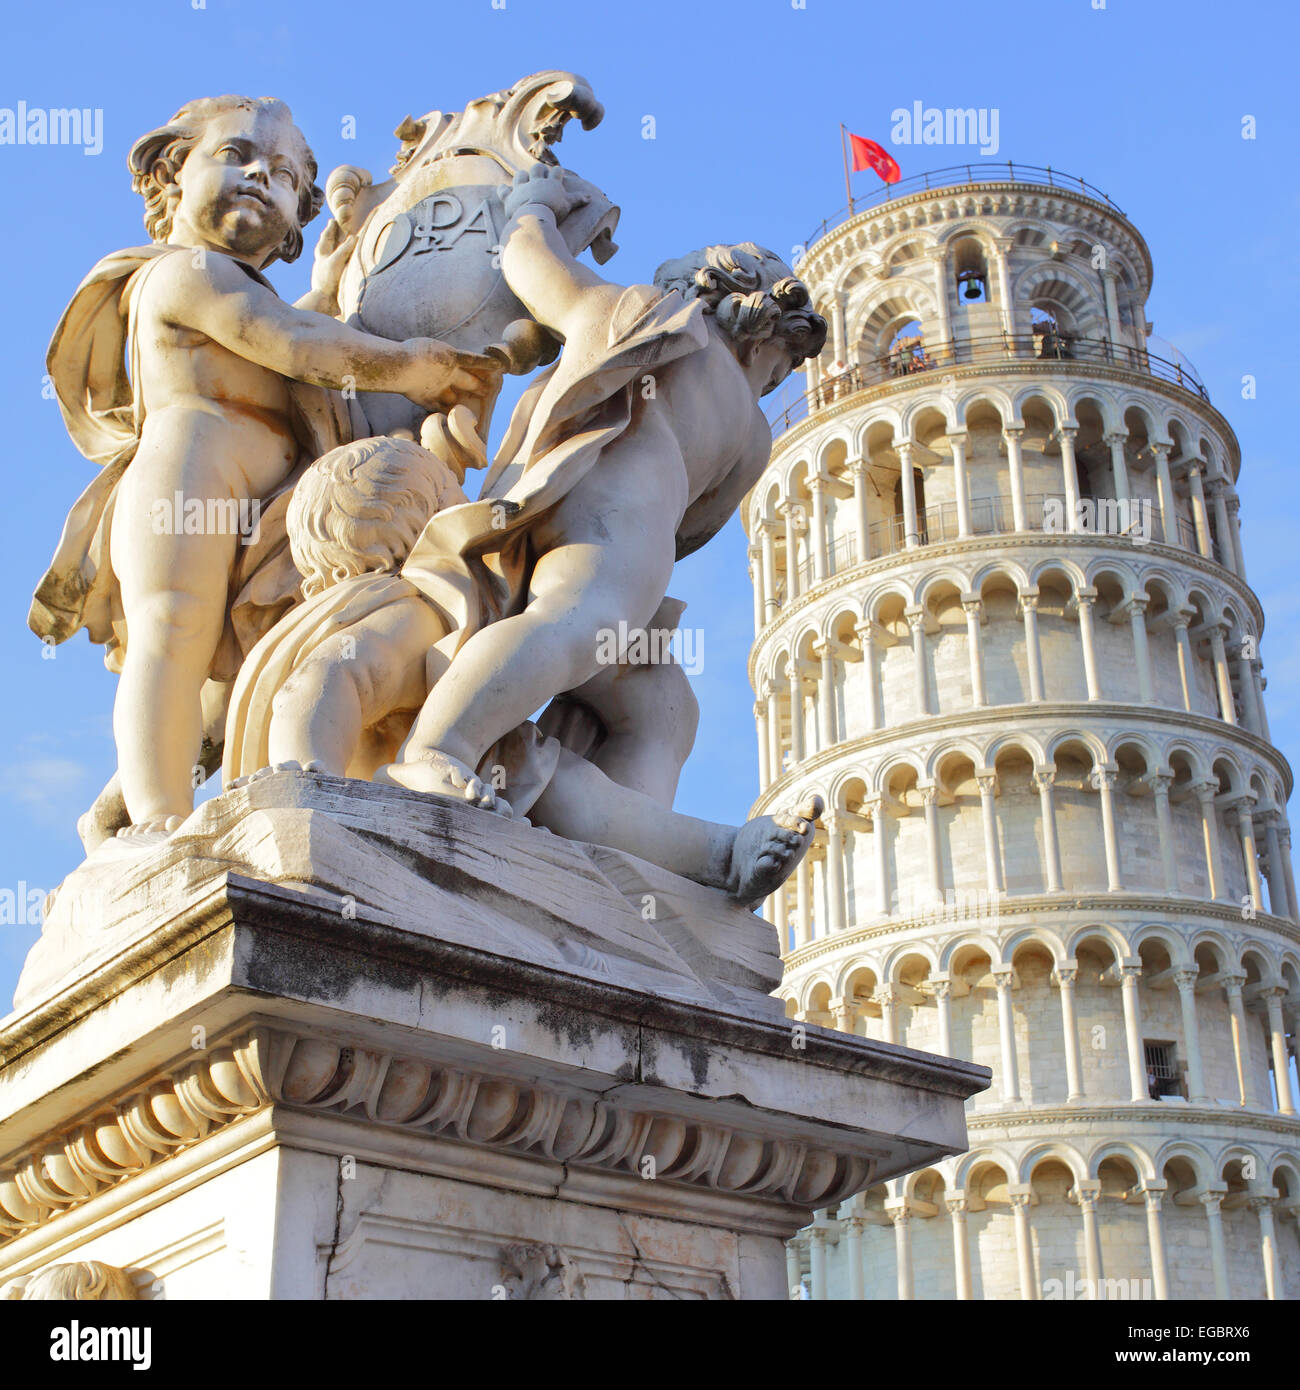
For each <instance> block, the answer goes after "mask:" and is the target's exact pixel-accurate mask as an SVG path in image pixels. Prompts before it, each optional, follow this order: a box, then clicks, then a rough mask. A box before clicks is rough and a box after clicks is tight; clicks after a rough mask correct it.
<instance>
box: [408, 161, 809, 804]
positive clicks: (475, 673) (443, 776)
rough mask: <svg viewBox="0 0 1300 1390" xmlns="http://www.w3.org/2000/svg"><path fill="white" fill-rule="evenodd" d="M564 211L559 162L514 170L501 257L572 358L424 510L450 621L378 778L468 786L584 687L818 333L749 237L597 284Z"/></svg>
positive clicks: (420, 570) (788, 275) (718, 501)
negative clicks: (575, 251) (424, 696)
mask: <svg viewBox="0 0 1300 1390" xmlns="http://www.w3.org/2000/svg"><path fill="white" fill-rule="evenodd" d="M574 203H575V195H574V194H573V193H572V192H571V191H570V190H569V189H567V188H566V186H565V177H564V172H563V170H561V169H558V168H551V169H547V168H544V167H543V168H539V169H536V170H532V171H528V172H525V173H522V174H520V175H518V176H517V177H516V179H515V184H514V187H513V188H512V189H511V190H510V193H509V195H508V197H507V199H506V204H505V206H506V213H507V215H508V216H509V217H510V222H509V224H508V226H507V228H506V231H505V233H504V235H503V238H502V240H503V245H504V252H503V257H502V268H503V270H504V273H505V277H506V280H507V282H508V283H509V285H510V288H511V289H512V290H513V291H514V292H515V294H516V295H517V296H518V297H519V299H520V300H522V301H523V303H524V305H525V306H526V307H527V308H528V311H529V312H530V313H531V314H532V315H533V317H534V318H536V320H537V321H538V322H539V323H540V324H542V325H543V326H544V327H546V328H548V329H550V330H551V332H552V333H554V334H555V336H556V337H558V338H559V339H561V341H562V342H563V343H564V351H563V355H562V356H561V358H560V361H559V363H558V364H557V366H556V367H554V368H553V369H551V371H550V372H549V373H547V374H546V376H544V377H543V378H542V379H541V380H539V381H538V382H537V383H536V384H535V385H534V386H533V387H532V388H531V389H530V390H529V391H528V392H527V393H526V394H525V395H524V397H523V399H522V400H521V401H520V403H519V405H518V407H517V408H516V410H515V414H514V417H513V419H512V421H511V425H510V429H509V432H508V433H507V436H506V439H505V441H504V442H503V444H502V446H501V451H500V454H499V455H498V458H497V461H496V464H495V465H494V468H493V470H492V472H491V474H489V477H488V479H487V482H486V483H485V485H484V491H483V498H481V499H480V501H479V502H477V503H471V504H469V505H467V506H461V507H452V508H450V509H448V510H447V511H444V512H440V513H439V514H438V515H437V516H435V517H434V518H433V519H432V520H431V521H430V522H429V525H428V526H427V527H426V528H425V532H424V535H423V536H422V537H421V539H420V540H419V541H418V542H417V544H416V546H415V548H414V550H413V551H412V554H411V557H410V559H409V560H408V562H407V565H406V568H405V571H404V572H405V573H406V575H407V576H408V577H409V578H411V579H413V580H414V582H416V583H418V584H420V585H421V587H422V589H423V590H424V592H425V593H426V594H427V595H428V596H429V597H430V598H431V599H432V600H433V601H434V602H436V603H438V604H439V605H440V606H441V607H443V609H444V610H445V611H447V612H449V613H453V614H454V615H455V616H456V618H457V631H456V633H455V636H454V639H453V640H454V644H455V645H456V646H457V647H458V650H456V652H455V655H454V659H453V660H452V662H451V665H450V667H449V668H448V670H447V672H446V673H445V674H444V675H443V676H442V677H441V678H440V679H439V681H438V683H437V685H436V686H435V687H434V688H433V690H432V692H431V693H430V695H429V698H428V700H427V701H426V702H425V705H424V708H423V709H422V710H421V712H420V715H419V718H418V719H417V720H416V723H415V726H414V728H413V729H412V732H411V736H410V739H409V740H408V742H407V744H406V746H405V748H404V749H403V751H402V755H401V758H400V760H399V761H398V762H396V763H394V764H393V765H392V766H391V767H389V768H388V769H386V771H385V773H384V774H383V775H385V776H387V777H391V778H392V779H393V780H394V781H396V782H399V783H401V784H402V785H403V786H407V787H410V788H412V789H414V790H417V791H424V792H431V793H436V794H440V795H452V796H460V795H463V789H464V788H465V786H466V785H467V784H468V785H470V786H471V787H472V786H474V781H473V779H474V776H475V768H476V767H477V766H478V765H479V763H480V761H481V759H482V757H483V754H484V752H485V751H486V750H487V749H488V748H489V747H490V746H491V745H492V744H493V743H494V742H495V741H496V740H497V739H499V738H500V737H501V736H502V735H503V734H505V733H506V732H507V731H508V730H510V729H512V728H514V727H515V726H516V725H518V724H519V723H520V722H521V721H523V720H525V719H527V718H528V716H529V715H530V714H531V713H532V712H533V711H534V710H536V709H538V708H540V707H541V706H543V705H545V704H546V702H547V701H548V700H551V699H553V698H554V697H555V696H557V695H560V694H562V693H565V692H570V691H575V690H576V691H578V693H579V695H580V694H581V687H582V686H583V685H584V683H586V682H587V681H589V680H591V679H592V678H593V677H595V676H596V675H597V672H598V670H599V669H600V661H599V652H600V637H601V634H602V633H617V632H619V631H620V624H621V623H622V624H626V628H627V629H628V630H635V629H640V628H643V627H645V626H646V625H647V624H648V623H649V622H650V621H651V618H652V615H653V614H654V613H655V611H656V609H657V608H658V607H659V605H660V603H661V602H662V601H663V598H664V594H665V592H666V589H667V585H668V579H669V576H670V574H671V573H672V568H673V562H674V559H676V558H679V557H681V556H683V555H688V554H690V553H691V552H692V551H693V550H696V549H697V548H698V547H699V546H701V545H703V544H704V542H705V541H707V540H708V539H709V537H710V536H712V535H713V534H714V533H715V532H716V531H717V530H718V529H719V528H720V527H721V526H722V525H723V524H724V523H725V522H726V520H727V519H728V517H730V516H731V514H732V513H733V512H734V511H735V509H736V507H737V506H738V505H739V503H740V501H741V499H742V498H743V497H744V495H745V493H746V492H747V491H748V490H749V489H750V488H751V487H752V486H753V485H754V484H755V483H756V482H757V481H758V478H759V476H760V474H761V473H762V471H763V469H764V467H765V466H766V465H767V461H768V456H769V453H770V450H771V431H770V428H769V425H768V422H767V420H766V419H765V418H764V416H763V413H762V411H761V410H760V409H759V407H758V400H759V397H760V396H762V395H764V394H765V393H766V392H767V391H770V390H771V389H772V388H773V387H775V386H776V385H777V384H779V383H780V382H781V381H783V380H784V379H785V377H786V376H787V375H788V374H789V373H790V371H791V370H792V369H793V368H794V367H795V366H797V365H798V364H799V363H800V362H801V361H803V360H804V359H805V358H806V357H810V356H814V355H816V353H818V352H819V351H820V350H821V347H822V344H823V342H824V341H825V337H826V323H825V320H823V319H822V318H821V317H820V316H819V315H817V314H815V313H813V312H812V311H811V310H810V309H809V307H808V291H807V289H806V288H805V287H804V285H803V284H802V282H801V281H799V280H797V279H796V278H795V277H794V275H793V274H792V272H791V271H790V269H789V267H788V266H786V265H785V264H784V263H783V262H782V261H781V260H780V258H779V257H777V256H775V255H773V254H772V252H770V251H764V250H763V249H762V248H761V247H758V246H755V245H753V244H752V243H744V244H742V245H740V246H711V247H708V248H706V249H704V250H702V251H697V252H695V253H693V254H691V255H688V256H684V257H682V258H680V259H679V260H673V261H668V262H665V263H664V264H663V265H662V266H660V267H659V269H658V271H657V272H656V273H655V283H654V286H653V287H652V286H649V285H634V286H631V287H630V288H625V287H623V286H621V285H616V284H611V283H609V282H608V281H606V280H603V279H601V277H600V276H599V275H597V274H596V273H595V271H593V270H591V269H589V268H588V267H587V266H584V265H582V264H581V263H580V262H578V261H577V260H576V259H575V258H574V256H573V255H572V253H571V252H570V251H569V249H568V247H567V246H566V245H565V243H564V240H563V238H562V237H561V236H560V235H559V233H558V231H557V220H558V219H561V218H563V217H564V216H565V215H566V214H567V213H568V212H569V210H570V209H571V207H572V206H573V205H574ZM466 639H467V640H466Z"/></svg>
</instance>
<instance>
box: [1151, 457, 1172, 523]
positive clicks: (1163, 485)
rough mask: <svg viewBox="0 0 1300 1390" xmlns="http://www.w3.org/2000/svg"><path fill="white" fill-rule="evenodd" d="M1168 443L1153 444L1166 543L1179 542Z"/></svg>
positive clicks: (1157, 494)
mask: <svg viewBox="0 0 1300 1390" xmlns="http://www.w3.org/2000/svg"><path fill="white" fill-rule="evenodd" d="M1169 448H1170V446H1169V445H1168V444H1152V445H1151V452H1152V454H1154V455H1155V460H1156V499H1157V501H1158V503H1159V506H1160V537H1161V539H1162V540H1163V541H1164V543H1165V544H1166V545H1177V544H1178V513H1177V511H1176V510H1175V507H1174V480H1173V478H1172V477H1170V474H1169Z"/></svg>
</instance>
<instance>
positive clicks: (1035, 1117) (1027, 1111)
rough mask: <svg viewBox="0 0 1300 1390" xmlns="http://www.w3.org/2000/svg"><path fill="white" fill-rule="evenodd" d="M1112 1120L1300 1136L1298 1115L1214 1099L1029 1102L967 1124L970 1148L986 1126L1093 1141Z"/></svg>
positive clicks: (1127, 1125) (1120, 1124)
mask: <svg viewBox="0 0 1300 1390" xmlns="http://www.w3.org/2000/svg"><path fill="white" fill-rule="evenodd" d="M1098 1125H1103V1126H1114V1127H1115V1131H1116V1134H1120V1135H1126V1136H1128V1135H1130V1134H1131V1131H1132V1127H1133V1126H1137V1127H1138V1130H1139V1132H1143V1131H1144V1130H1145V1128H1146V1127H1147V1126H1150V1129H1151V1131H1152V1132H1153V1137H1157V1136H1158V1137H1159V1139H1160V1142H1161V1143H1164V1142H1165V1140H1167V1139H1168V1137H1169V1132H1170V1131H1171V1130H1173V1131H1175V1132H1177V1131H1179V1130H1181V1129H1183V1128H1185V1127H1187V1126H1195V1127H1207V1126H1214V1125H1222V1126H1225V1127H1227V1128H1229V1129H1231V1130H1232V1131H1233V1133H1234V1134H1236V1133H1239V1132H1240V1131H1241V1130H1243V1129H1256V1130H1264V1131H1266V1132H1268V1133H1270V1134H1277V1135H1279V1136H1281V1137H1280V1139H1279V1142H1280V1143H1282V1144H1285V1145H1287V1146H1292V1145H1294V1144H1295V1142H1296V1140H1297V1139H1300V1117H1297V1118H1290V1119H1289V1118H1287V1117H1286V1116H1285V1115H1278V1114H1276V1113H1273V1114H1269V1113H1265V1112H1261V1111H1254V1110H1247V1109H1245V1108H1244V1107H1238V1106H1233V1107H1231V1108H1229V1107H1227V1106H1214V1105H1204V1106H1198V1105H1177V1106H1175V1105H1144V1104H1140V1105H1133V1104H1131V1103H1130V1102H1129V1101H1125V1100H1116V1101H1114V1102H1112V1103H1111V1104H1109V1105H1107V1104H1104V1103H1100V1102H1099V1103H1097V1104H1094V1105H1061V1104H1059V1103H1056V1102H1054V1103H1052V1104H1049V1105H1038V1106H1035V1105H1027V1106H1026V1107H1025V1108H1024V1109H1023V1110H1002V1111H979V1110H968V1111H967V1112H966V1128H967V1130H968V1131H970V1140H971V1144H970V1147H971V1149H975V1148H977V1147H978V1144H979V1141H978V1140H977V1138H976V1136H977V1134H978V1133H979V1132H980V1131H984V1130H991V1129H992V1130H1003V1131H1005V1132H1006V1135H1007V1138H1008V1139H1009V1140H1013V1139H1014V1138H1015V1131H1016V1130H1018V1129H1021V1128H1030V1129H1036V1128H1039V1127H1041V1126H1047V1127H1049V1128H1051V1129H1053V1130H1056V1131H1059V1132H1060V1134H1061V1136H1062V1140H1063V1141H1064V1140H1067V1139H1068V1138H1069V1137H1070V1136H1071V1135H1072V1134H1074V1133H1076V1128H1075V1127H1076V1126H1077V1133H1078V1136H1079V1137H1080V1138H1082V1139H1087V1140H1088V1141H1089V1143H1090V1145H1093V1146H1095V1145H1096V1144H1097V1143H1098V1142H1100V1141H1103V1140H1104V1139H1105V1138H1107V1137H1108V1136H1107V1134H1106V1132H1105V1130H1098V1129H1097V1126H1098Z"/></svg>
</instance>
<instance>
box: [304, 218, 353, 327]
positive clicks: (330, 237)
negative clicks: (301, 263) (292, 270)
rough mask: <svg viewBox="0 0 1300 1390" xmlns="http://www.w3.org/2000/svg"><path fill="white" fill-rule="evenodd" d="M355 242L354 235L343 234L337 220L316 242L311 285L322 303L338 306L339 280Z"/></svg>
mask: <svg viewBox="0 0 1300 1390" xmlns="http://www.w3.org/2000/svg"><path fill="white" fill-rule="evenodd" d="M356 244H357V239H356V236H355V235H353V236H344V235H343V234H342V230H341V229H340V227H339V224H338V223H337V222H331V223H330V225H329V226H328V227H326V229H325V232H324V235H322V237H321V239H320V241H318V242H317V243H316V254H315V256H314V257H313V259H312V263H311V287H312V289H313V290H314V291H315V292H316V294H318V295H320V296H321V302H322V303H332V304H333V305H334V306H335V308H337V307H338V302H339V281H340V280H341V279H342V278H343V271H344V268H345V267H346V266H347V263H348V259H349V257H350V256H351V255H352V252H353V251H354V250H355V248H356Z"/></svg>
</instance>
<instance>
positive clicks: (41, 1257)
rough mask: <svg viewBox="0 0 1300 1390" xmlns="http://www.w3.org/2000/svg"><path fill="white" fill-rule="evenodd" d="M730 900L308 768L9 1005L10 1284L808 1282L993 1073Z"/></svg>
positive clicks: (202, 845) (196, 835) (377, 1291)
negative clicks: (819, 1226)
mask: <svg viewBox="0 0 1300 1390" xmlns="http://www.w3.org/2000/svg"><path fill="white" fill-rule="evenodd" d="M775 947H776V938H775V933H774V932H773V931H772V928H771V927H770V926H769V925H768V924H767V923H765V922H763V921H762V920H761V919H759V918H757V917H754V916H753V915H752V914H749V913H746V912H743V911H741V910H740V909H738V908H735V907H734V906H732V905H731V904H730V903H728V901H727V900H726V899H725V897H724V896H723V895H721V894H719V893H717V892H715V891H713V890H710V889H706V888H702V887H700V886H699V885H696V884H693V883H689V882H686V881H685V880H682V879H678V878H676V877H674V876H673V875H671V874H668V873H666V872H665V871H663V870H660V869H657V868H654V867H653V866H651V865H648V864H645V863H643V862H642V861H639V860H637V859H635V858H633V857H631V856H629V855H625V854H619V853H616V852H614V851H609V850H605V849H600V848H597V847H593V846H587V845H578V844H573V843H571V842H569V841H565V840H560V839H557V838H556V837H554V836H551V835H548V834H546V833H545V832H543V831H540V830H536V829H532V828H530V827H527V826H524V825H519V824H514V823H506V822H502V821H500V820H498V819H496V818H493V817H489V816H488V815H487V813H485V812H481V811H476V810H471V809H469V808H462V807H458V806H455V805H452V804H450V803H448V804H446V805H443V804H434V803H430V802H429V801H427V800H426V799H424V798H421V797H418V796H415V795H414V794H412V793H408V792H403V791H401V790H398V789H395V788H385V787H378V786H372V785H370V784H364V783H357V782H351V781H345V780H343V779H338V778H329V777H323V776H320V777H318V776H307V775H302V774H289V773H280V774H275V775H273V776H271V777H267V778H265V779H261V780H259V781H256V782H253V783H251V784H250V785H248V786H246V787H243V788H239V789H236V790H234V791H230V792H227V793H226V794H224V795H223V796H222V797H220V798H218V799H217V800H215V801H212V802H209V803H208V804H207V805H205V806H203V807H201V808H200V809H199V810H198V811H196V812H195V814H194V815H193V816H192V817H191V818H190V820H189V821H188V822H187V823H186V824H185V826H183V827H182V828H181V830H180V831H178V832H177V833H176V834H175V835H174V836H173V837H172V838H171V840H169V841H168V842H167V844H165V845H164V846H161V847H160V848H158V849H156V850H154V851H151V852H148V853H145V854H143V855H142V854H139V853H136V854H135V855H133V856H131V857H123V858H121V859H118V860H114V859H113V858H112V857H111V855H110V857H108V858H105V859H101V860H99V861H98V862H97V863H96V864H94V865H92V866H88V867H86V868H83V869H82V870H79V871H78V872H77V873H76V874H74V875H72V876H71V877H70V878H69V879H68V880H67V881H66V882H65V884H64V886H63V888H62V889H60V891H59V895H58V897H57V899H56V901H55V903H54V905H53V908H52V911H51V912H50V914H49V917H48V919H47V926H46V932H45V935H44V937H43V939H42V943H41V945H40V946H38V948H37V949H36V951H34V952H33V956H32V959H31V961H30V962H29V966H28V969H27V971H26V972H25V974H24V978H23V981H22V984H21V986H20V990H19V998H18V1008H17V1011H16V1012H15V1013H13V1014H11V1015H10V1016H9V1017H8V1018H7V1019H5V1020H4V1021H3V1023H0V1117H2V1122H0V1241H2V1242H3V1243H2V1244H0V1283H4V1282H6V1281H11V1282H10V1288H11V1290H12V1289H20V1288H21V1287H22V1286H23V1281H25V1280H27V1279H28V1278H30V1276H32V1275H34V1274H36V1273H38V1272H41V1271H45V1270H48V1269H49V1268H50V1267H51V1266H54V1265H58V1264H64V1263H69V1262H74V1261H92V1260H93V1261H98V1262H101V1263H102V1264H104V1265H108V1266H112V1267H114V1268H117V1269H124V1270H126V1271H127V1275H128V1277H129V1279H130V1281H131V1285H132V1286H133V1287H134V1289H135V1290H136V1292H137V1295H138V1296H140V1297H145V1298H159V1297H166V1298H172V1299H186V1298H223V1299H241V1298H254V1299H264V1298H305V1299H320V1298H429V1299H433V1298H494V1297H495V1298H583V1297H585V1298H660V1297H665V1298H667V1297H676V1298H784V1297H786V1296H787V1291H786V1288H785V1280H786V1273H785V1260H784V1255H783V1251H782V1245H781V1242H782V1240H783V1239H784V1238H785V1237H788V1236H789V1235H791V1234H793V1233H794V1232H795V1231H796V1230H797V1229H798V1228H799V1227H800V1226H802V1225H804V1224H806V1223H807V1221H808V1220H809V1219H810V1215H811V1212H812V1211H813V1210H814V1209H816V1208H820V1207H824V1206H827V1205H832V1204H834V1203H837V1202H838V1201H840V1200H841V1199H842V1198H844V1197H846V1196H848V1195H850V1194H852V1193H853V1192H856V1191H858V1190H860V1189H861V1188H863V1187H865V1186H867V1185H868V1184H869V1183H871V1182H876V1181H880V1180H881V1179H883V1178H886V1177H889V1176H891V1175H893V1174H897V1173H901V1172H905V1171H907V1170H909V1169H912V1168H915V1167H919V1166H922V1165H925V1164H929V1163H931V1162H933V1161H935V1160H936V1159H938V1158H940V1157H942V1156H943V1155H945V1154H949V1153H954V1152H959V1151H961V1150H962V1149H964V1148H965V1145H966V1138H965V1125H964V1118H963V1102H964V1101H965V1099H966V1098H967V1097H968V1096H969V1095H971V1094H973V1093H974V1092H975V1091H978V1090H981V1089H983V1087H984V1086H985V1085H986V1084H987V1078H988V1072H987V1070H986V1069H984V1068H981V1067H975V1066H972V1065H970V1064H967V1063H963V1062H955V1061H950V1060H947V1059H939V1058H935V1057H931V1056H928V1055H926V1054H922V1053H916V1052H911V1051H909V1050H907V1049H905V1048H899V1047H890V1046H886V1045H884V1044H881V1043H876V1042H872V1041H869V1040H867V1039H864V1038H856V1037H849V1036H845V1035H843V1034H839V1033H834V1032H831V1031H828V1030H825V1029H822V1028H818V1027H815V1026H811V1025H809V1026H805V1025H801V1024H795V1023H792V1022H790V1021H788V1020H786V1019H784V1018H783V1017H782V1016H781V1012H780V1009H779V1007H778V1006H777V1005H776V1004H775V1002H774V1001H773V1000H771V999H769V998H768V997H767V996H766V990H768V989H770V988H771V987H772V985H773V984H774V983H775V982H776V979H777V978H778V975H779V963H778V961H777V958H776V954H775Z"/></svg>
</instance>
